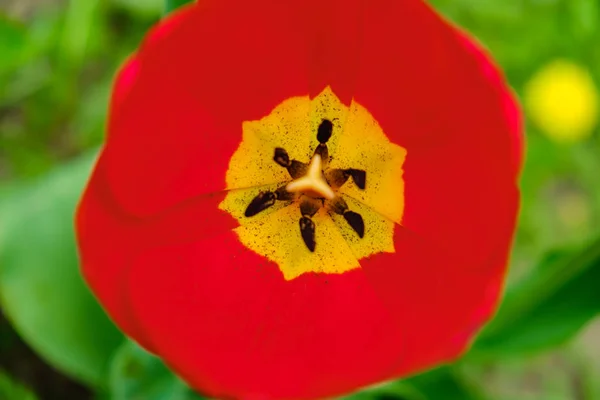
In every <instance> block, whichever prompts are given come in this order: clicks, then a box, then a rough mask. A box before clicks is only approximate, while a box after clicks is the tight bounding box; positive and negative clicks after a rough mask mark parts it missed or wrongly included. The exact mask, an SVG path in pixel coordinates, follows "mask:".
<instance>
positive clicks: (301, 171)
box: [287, 160, 308, 179]
mask: <svg viewBox="0 0 600 400" xmlns="http://www.w3.org/2000/svg"><path fill="white" fill-rule="evenodd" d="M287 170H288V172H289V174H290V176H291V177H292V179H298V178H301V177H303V176H304V175H306V171H307V170H308V165H306V164H304V163H303V162H300V161H296V160H292V161H291V162H290V166H289V167H288V169H287Z"/></svg>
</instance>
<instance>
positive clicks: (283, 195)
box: [275, 186, 296, 201]
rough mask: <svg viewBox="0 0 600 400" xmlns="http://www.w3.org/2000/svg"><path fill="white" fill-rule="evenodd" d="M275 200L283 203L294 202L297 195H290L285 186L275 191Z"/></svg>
mask: <svg viewBox="0 0 600 400" xmlns="http://www.w3.org/2000/svg"><path fill="white" fill-rule="evenodd" d="M275 198H276V199H277V200H282V201H289V200H294V199H295V198H296V193H290V192H288V191H287V190H286V189H285V186H282V187H280V188H279V189H277V190H276V191H275Z"/></svg>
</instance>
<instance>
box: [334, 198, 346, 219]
mask: <svg viewBox="0 0 600 400" xmlns="http://www.w3.org/2000/svg"><path fill="white" fill-rule="evenodd" d="M330 204H331V209H332V210H333V212H334V213H336V214H340V215H344V213H345V212H346V211H348V204H346V202H345V201H344V199H342V198H341V197H339V196H338V197H336V198H335V199H333V200H332V201H331V203H330Z"/></svg>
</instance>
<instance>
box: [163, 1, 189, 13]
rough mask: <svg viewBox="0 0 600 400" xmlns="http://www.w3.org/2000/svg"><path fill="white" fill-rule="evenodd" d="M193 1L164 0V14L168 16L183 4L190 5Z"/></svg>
mask: <svg viewBox="0 0 600 400" xmlns="http://www.w3.org/2000/svg"><path fill="white" fill-rule="evenodd" d="M192 1H194V0H166V1H165V13H166V14H168V13H170V12H171V11H173V10H175V9H177V8H179V7H181V6H183V5H184V4H187V3H191V2H192Z"/></svg>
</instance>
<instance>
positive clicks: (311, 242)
mask: <svg viewBox="0 0 600 400" xmlns="http://www.w3.org/2000/svg"><path fill="white" fill-rule="evenodd" d="M300 234H301V235H302V239H303V240H304V244H305V245H306V247H308V250H310V251H311V252H314V251H315V246H316V243H315V223H314V222H313V221H312V219H310V218H308V217H302V218H300Z"/></svg>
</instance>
